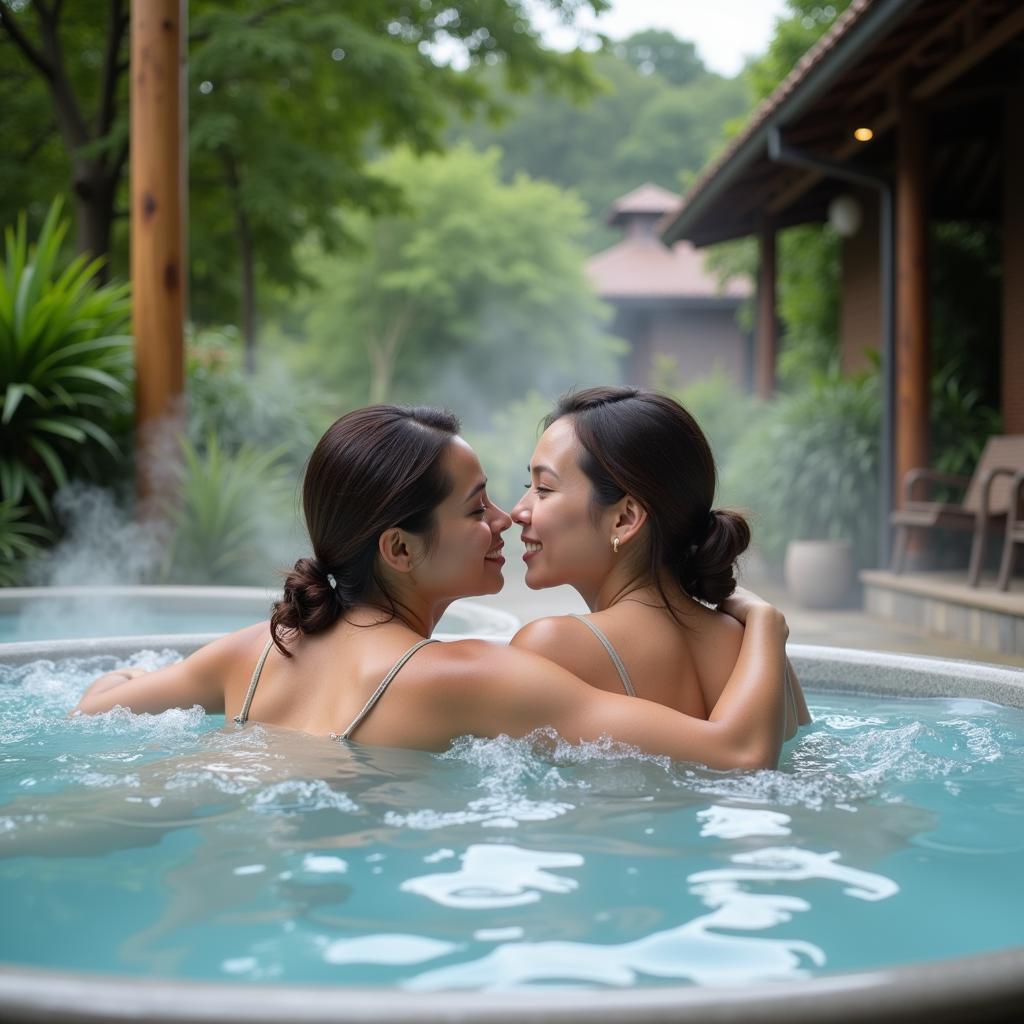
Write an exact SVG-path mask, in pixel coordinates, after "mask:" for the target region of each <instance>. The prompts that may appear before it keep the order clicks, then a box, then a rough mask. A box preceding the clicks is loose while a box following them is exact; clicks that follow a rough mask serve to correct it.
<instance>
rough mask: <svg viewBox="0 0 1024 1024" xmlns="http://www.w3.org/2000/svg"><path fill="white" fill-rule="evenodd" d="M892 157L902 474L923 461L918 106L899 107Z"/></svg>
mask: <svg viewBox="0 0 1024 1024" xmlns="http://www.w3.org/2000/svg"><path fill="white" fill-rule="evenodd" d="M898 132H899V141H898V152H897V159H896V424H895V426H896V430H895V441H896V459H895V463H896V465H895V470H896V480H895V484H896V487H897V488H898V492H897V502H898V503H899V504H902V499H903V477H904V475H905V474H906V473H907V471H908V470H910V469H913V468H914V467H915V466H927V465H928V391H929V359H928V336H929V324H928V259H927V250H928V167H927V156H928V146H927V135H926V125H925V119H924V113H923V111H922V110H921V109H920V108H919V107H917V106H915V105H912V104H909V103H908V104H905V105H903V106H902V108H901V112H900V120H899V124H898Z"/></svg>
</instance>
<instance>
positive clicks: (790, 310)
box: [778, 224, 841, 388]
mask: <svg viewBox="0 0 1024 1024" xmlns="http://www.w3.org/2000/svg"><path fill="white" fill-rule="evenodd" d="M840 272H841V268H840V260H839V237H838V236H837V235H836V233H835V232H834V231H833V230H832V229H831V228H830V227H829V226H828V225H827V224H826V225H820V224H806V225H802V226H800V227H795V228H790V229H789V230H787V231H782V232H780V233H779V280H778V295H779V298H778V314H779V319H780V320H781V321H782V328H783V336H782V350H781V352H780V353H779V363H778V374H779V380H780V381H781V383H782V385H783V386H784V387H788V388H795V387H802V386H803V385H804V384H805V383H806V382H807V381H808V380H809V379H810V378H811V377H813V376H815V375H816V374H821V373H825V372H826V371H827V370H828V369H829V367H830V366H832V365H833V364H834V363H835V361H836V360H837V359H838V356H839V293H840Z"/></svg>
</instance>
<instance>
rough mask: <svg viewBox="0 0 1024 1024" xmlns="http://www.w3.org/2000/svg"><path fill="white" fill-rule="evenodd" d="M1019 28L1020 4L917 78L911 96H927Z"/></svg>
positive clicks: (1022, 25)
mask: <svg viewBox="0 0 1024 1024" xmlns="http://www.w3.org/2000/svg"><path fill="white" fill-rule="evenodd" d="M1022 32H1024V7H1019V8H1018V9H1017V10H1016V11H1014V12H1013V13H1012V14H1008V15H1007V16H1006V17H1005V18H1004V19H1003V20H1002V21H1001V22H999V23H997V24H996V25H995V26H994V27H993V28H991V29H989V30H988V31H987V32H985V33H984V34H983V35H981V36H980V37H979V38H978V39H977V41H976V42H975V43H973V44H972V45H971V46H968V47H967V49H966V50H964V51H963V52H962V53H960V54H959V55H958V56H957V57H955V58H954V59H953V60H951V61H949V62H948V63H946V64H944V65H943V66H942V67H941V68H939V69H938V70H937V71H933V72H932V73H931V74H930V75H929V76H928V77H927V78H925V79H924V80H923V81H921V82H918V84H917V85H916V86H914V88H913V89H912V90H911V96H912V97H913V98H914V99H915V100H925V99H929V98H930V97H932V96H934V95H935V94H936V93H937V92H939V90H940V89H943V88H944V87H945V86H947V85H949V83H950V82H953V81H955V80H956V79H957V78H959V77H960V76H961V75H963V74H964V73H965V72H967V71H969V70H970V69H971V68H972V67H974V66H975V65H976V64H979V63H981V61H983V60H984V59H985V58H986V57H988V56H989V55H990V54H992V53H994V52H995V51H996V50H998V49H999V47H1001V46H1003V45H1004V44H1006V43H1008V42H1010V40H1011V39H1013V38H1014V37H1015V36H1017V35H1020V33H1022Z"/></svg>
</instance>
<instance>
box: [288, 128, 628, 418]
mask: <svg viewBox="0 0 1024 1024" xmlns="http://www.w3.org/2000/svg"><path fill="white" fill-rule="evenodd" d="M499 159H500V154H499V153H498V152H497V151H496V150H490V151H489V152H487V153H477V152H475V151H473V150H471V149H469V148H468V147H466V146H461V147H458V148H456V149H455V150H453V151H452V152H450V153H448V154H445V155H438V154H435V155H428V156H425V157H417V156H415V155H414V154H412V153H410V152H408V151H401V152H397V153H394V154H392V155H391V156H389V157H387V158H385V159H384V160H382V161H381V162H379V163H378V164H377V165H375V167H374V170H375V171H376V172H377V173H378V174H379V175H380V176H381V177H382V178H383V179H385V180H387V181H389V182H392V183H394V184H395V185H396V186H399V185H401V186H403V187H405V188H407V190H408V192H407V196H406V204H407V205H406V209H405V211H404V212H402V213H400V214H393V215H389V216H386V217H380V218H376V219H372V218H370V217H368V216H367V215H365V214H350V215H348V216H346V218H345V220H346V227H347V229H348V230H349V232H350V233H351V234H352V235H353V236H354V237H356V238H358V240H359V242H360V247H359V249H358V250H355V249H347V250H345V251H344V252H341V253H337V254H329V253H325V252H323V251H322V250H320V249H317V248H314V249H313V250H312V251H310V252H309V253H308V254H307V260H308V272H309V274H310V276H311V277H313V278H314V279H315V280H316V281H317V283H318V284H319V285H320V286H321V287H320V288H319V289H317V290H316V291H314V292H312V293H311V294H310V295H309V296H303V297H301V298H300V299H299V300H297V304H299V305H302V306H307V305H308V306H309V307H310V313H309V316H308V318H307V320H306V323H305V325H304V328H305V330H304V333H305V336H306V338H307V340H306V343H305V345H304V346H302V347H301V348H300V355H299V359H300V361H301V362H302V363H303V364H304V365H305V367H306V369H307V372H311V373H313V374H315V375H316V377H317V378H318V379H319V380H320V381H321V382H326V381H328V380H330V381H331V383H332V385H333V386H335V387H336V388H337V389H339V390H340V391H342V394H343V396H344V398H345V399H347V400H349V401H351V402H352V403H353V404H355V403H358V402H361V401H365V400H366V398H369V400H370V401H374V402H377V401H386V400H392V399H394V398H395V397H396V396H398V397H404V396H406V395H412V394H415V395H416V397H417V400H419V401H423V400H431V399H432V398H433V397H434V396H436V398H437V399H438V400H439V401H441V402H451V401H453V400H454V399H455V398H458V402H457V405H458V408H459V410H460V412H463V413H468V414H469V415H470V417H472V416H474V415H478V416H483V415H484V414H486V413H488V412H490V410H491V409H492V407H493V404H494V403H495V402H496V401H497V400H499V399H501V398H504V397H507V396H509V395H515V394H521V393H522V392H523V391H525V390H526V389H527V388H528V387H529V386H530V385H531V384H532V383H534V382H535V381H538V380H545V381H547V382H548V383H549V384H553V386H555V387H557V386H560V385H561V386H565V385H568V384H570V383H574V382H577V381H579V380H580V379H581V378H582V377H583V376H586V377H587V378H588V379H592V378H593V377H594V376H597V377H600V376H604V375H608V374H611V373H613V372H614V356H615V355H616V353H617V351H618V347H617V345H616V343H614V342H613V341H612V340H611V339H610V338H608V337H607V336H605V335H604V333H603V332H602V330H601V327H602V324H603V323H604V321H605V320H606V317H607V314H606V312H605V310H604V308H603V307H602V306H601V305H600V304H599V303H598V302H597V300H596V299H595V298H594V296H593V294H592V293H591V291H590V289H589V286H588V284H587V282H586V280H585V278H584V275H583V259H584V253H583V250H582V249H581V247H580V245H579V237H580V235H581V234H582V232H583V230H584V218H583V210H582V207H581V205H580V203H579V201H578V200H576V199H575V198H574V197H572V196H571V195H567V194H566V193H564V192H562V191H561V190H559V189H557V188H555V187H554V186H552V185H550V184H547V183H544V182H537V181H532V180H530V179H528V178H527V177H525V176H519V177H518V178H517V179H516V180H515V181H514V182H512V183H511V184H502V182H501V181H500V180H499V177H498V173H497V169H498V162H499ZM581 367H584V369H583V370H582V371H581V369H580V368H581ZM346 388H347V391H346V390H345V389H346Z"/></svg>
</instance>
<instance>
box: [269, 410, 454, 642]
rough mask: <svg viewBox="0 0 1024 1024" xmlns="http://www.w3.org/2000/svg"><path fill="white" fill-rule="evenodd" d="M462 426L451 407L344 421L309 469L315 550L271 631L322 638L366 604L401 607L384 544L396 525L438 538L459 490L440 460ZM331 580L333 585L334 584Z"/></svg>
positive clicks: (287, 587)
mask: <svg viewBox="0 0 1024 1024" xmlns="http://www.w3.org/2000/svg"><path fill="white" fill-rule="evenodd" d="M458 431H459V421H458V419H457V418H456V417H455V416H454V415H453V414H452V413H450V412H448V411H447V410H444V409H432V408H427V407H420V406H417V407H409V406H398V405H371V406H368V407H367V408H365V409H357V410H356V411H355V412H350V413H348V414H347V415H345V416H342V417H341V419H339V420H336V421H335V422H334V423H333V424H332V425H331V426H330V427H328V429H327V432H326V433H325V434H324V436H323V437H321V438H320V440H319V442H318V443H317V446H316V448H314V449H313V454H312V455H311V456H310V457H309V462H308V463H307V465H306V475H305V480H304V482H303V487H302V507H303V511H304V512H305V516H306V528H307V530H308V531H309V539H310V541H311V543H312V546H313V557H312V558H300V559H299V560H298V561H297V562H296V563H295V565H294V567H293V568H292V569H291V571H290V572H288V573H287V575H286V576H285V581H284V594H283V596H282V598H281V600H280V601H278V602H277V603H276V604H275V605H274V612H273V614H272V615H271V618H270V632H271V635H272V636H273V638H274V643H275V644H276V645H277V647H278V649H279V650H280V651H281V653H282V654H284V655H285V656H286V657H291V654H290V652H289V651H288V649H287V648H286V646H285V641H284V638H285V637H287V638H288V639H291V638H293V637H294V636H296V635H310V634H313V633H321V632H323V631H324V630H325V629H329V628H330V627H331V626H333V625H334V623H335V622H337V621H338V619H339V618H340V617H341V615H342V614H343V613H344V612H345V611H347V610H348V609H350V608H352V607H353V606H355V605H356V604H359V603H374V604H378V605H380V606H381V607H382V608H384V609H385V610H387V611H389V612H390V613H391V614H392V615H394V614H396V612H397V608H396V606H395V603H394V601H393V600H392V598H391V596H390V594H389V593H388V590H387V587H386V585H385V583H384V581H383V580H382V579H381V577H380V573H379V572H378V570H377V542H378V539H379V537H380V535H381V534H382V533H383V532H384V531H385V530H387V529H390V528H391V527H394V526H397V527H401V529H403V530H408V531H409V532H410V533H416V534H420V535H422V536H424V537H425V538H426V543H427V546H428V549H429V546H430V544H431V542H432V540H433V534H434V530H435V529H436V522H435V519H434V511H435V509H436V508H437V506H438V505H440V504H441V502H442V501H444V499H445V498H446V497H448V495H449V494H450V493H451V490H452V481H451V479H450V478H449V477H448V474H447V473H445V472H444V470H443V469H442V468H441V461H442V458H443V456H444V454H445V452H446V451H447V449H448V445H449V444H450V442H451V439H452V437H454V435H455V434H457V433H458ZM329 576H333V578H334V584H335V585H334V586H332V585H331V581H330V579H329Z"/></svg>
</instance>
